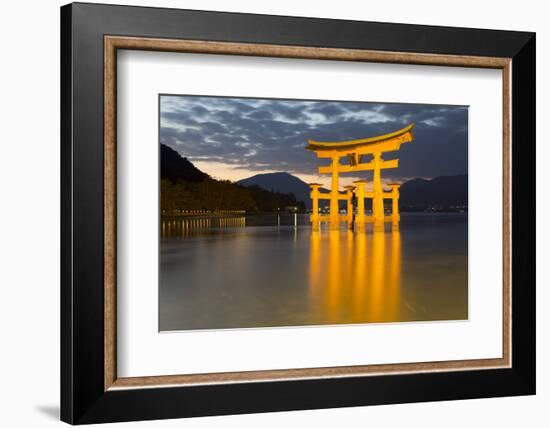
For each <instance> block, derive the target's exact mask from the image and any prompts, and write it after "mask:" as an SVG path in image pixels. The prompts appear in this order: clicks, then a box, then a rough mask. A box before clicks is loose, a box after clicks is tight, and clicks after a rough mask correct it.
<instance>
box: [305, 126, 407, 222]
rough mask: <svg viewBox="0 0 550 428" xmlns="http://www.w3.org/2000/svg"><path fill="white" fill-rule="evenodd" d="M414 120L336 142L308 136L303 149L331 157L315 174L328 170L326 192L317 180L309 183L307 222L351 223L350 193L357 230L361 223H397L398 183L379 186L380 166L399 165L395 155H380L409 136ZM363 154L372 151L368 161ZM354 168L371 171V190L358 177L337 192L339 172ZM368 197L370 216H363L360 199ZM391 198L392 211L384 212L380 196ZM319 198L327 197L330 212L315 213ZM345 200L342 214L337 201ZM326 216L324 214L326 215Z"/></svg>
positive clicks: (319, 155) (392, 150)
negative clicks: (393, 128)
mask: <svg viewBox="0 0 550 428" xmlns="http://www.w3.org/2000/svg"><path fill="white" fill-rule="evenodd" d="M413 126H414V124H411V125H409V126H407V127H405V128H403V129H400V130H399V131H395V132H392V133H389V134H384V135H379V136H377V137H371V138H363V139H360V140H350V141H338V142H321V141H312V140H309V142H308V143H309V144H308V146H307V147H306V149H308V150H311V151H313V152H315V153H316V154H317V157H318V158H328V159H331V164H330V165H328V166H321V167H319V174H331V175H332V186H331V190H330V193H321V192H319V188H320V187H321V185H320V184H318V183H312V184H310V186H311V189H312V191H311V199H312V201H313V212H312V215H311V222H312V225H313V229H314V230H316V229H318V228H319V223H320V222H323V221H325V222H326V221H328V223H329V227H330V229H332V230H335V229H339V228H340V222H341V221H346V222H348V226H351V221H352V220H351V219H352V215H350V208H351V202H350V200H351V198H352V197H353V194H355V195H356V196H357V205H358V206H357V218H356V220H355V223H356V228H357V230H359V231H361V230H364V229H365V223H368V222H372V223H374V230H375V231H377V230H384V222H385V221H391V222H392V225H393V228H394V229H396V228H398V227H399V206H398V199H399V190H398V189H399V185H398V184H396V183H392V185H391V187H392V190H391V192H384V190H383V188H382V178H381V170H383V169H388V168H397V167H398V166H399V159H393V160H388V161H385V160H384V159H382V154H383V153H385V152H394V151H397V150H399V149H400V148H401V144H403V143H407V142H410V141H412V140H413V138H414V137H413V134H412V128H413ZM365 155H372V160H371V161H370V162H366V163H364V162H362V158H363V156H365ZM342 157H346V158H347V159H348V163H347V164H341V163H340V158H342ZM358 171H373V173H374V174H373V182H372V191H371V192H367V191H366V189H365V185H366V184H367V182H366V181H365V180H359V181H356V182H354V183H355V184H356V186H355V189H353V188H349V187H346V190H347V193H346V194H340V192H339V191H338V178H339V174H340V173H346V172H358ZM365 198H369V199H372V213H373V215H372V216H371V217H367V216H365V209H364V206H365V204H364V199H365ZM385 198H386V199H392V201H393V202H392V215H391V216H388V217H385V216H384V199H385ZM319 199H328V200H330V214H329V215H328V216H326V215H319V212H318V207H319ZM339 200H347V201H348V213H347V215H346V216H340V213H339V212H338V201H339ZM327 217H328V218H327Z"/></svg>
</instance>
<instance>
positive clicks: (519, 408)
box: [0, 0, 550, 428]
mask: <svg viewBox="0 0 550 428" xmlns="http://www.w3.org/2000/svg"><path fill="white" fill-rule="evenodd" d="M120 2H123V3H126V4H135V5H147V6H166V7H181V8H190V9H209V10H220V11H234V12H252V13H267V14H280V15H296V16H312V17H321V18H342V19H358V20H369V21H389V22H404V23H412V24H432V25H451V26H463V27H484V28H495V29H506V30H528V31H536V32H537V45H538V46H537V55H538V64H537V75H538V82H537V84H538V95H537V104H538V105H537V121H538V123H539V126H538V132H537V137H538V147H537V158H538V160H537V169H538V171H537V176H538V183H539V186H538V188H537V197H538V204H537V205H538V206H537V219H538V221H537V223H538V224H537V230H538V239H537V249H538V255H537V264H538V272H537V280H538V290H537V296H538V303H537V321H538V328H537V340H538V352H537V359H538V394H537V396H535V397H513V398H498V399H485V400H467V401H461V402H442V403H419V404H405V405H396V406H378V407H363V408H351V409H328V410H316V411H300V412H284V413H271V414H263V415H243V416H225V417H214V418H212V417H211V418H197V419H188V420H171V421H155V422H144V423H139V424H140V425H141V426H158V427H171V426H178V427H187V428H189V427H211V426H216V427H239V428H245V427H258V426H262V427H280V426H327V427H328V426H346V427H354V426H358V427H359V426H361V427H363V426H367V425H370V426H385V427H393V426H407V427H417V426H418V427H422V428H428V427H438V428H439V427H441V426H444V427H446V428H450V427H465V426H466V427H468V426H476V427H477V426H497V425H498V426H499V427H501V428H505V427H516V426H529V427H543V426H548V423H549V420H550V417H549V416H548V413H547V412H546V408H545V407H546V406H548V405H549V404H550V368H549V365H548V361H549V356H550V334H549V330H550V327H549V325H550V316H549V315H548V311H545V308H546V306H547V305H548V303H550V301H549V300H550V293H549V291H548V288H547V287H548V285H549V282H550V267H549V266H550V264H549V263H548V259H549V257H550V251H549V250H548V249H547V248H546V246H545V245H544V244H545V241H546V240H549V239H550V233H549V232H550V226H549V224H548V222H547V219H548V214H547V213H548V212H549V211H550V204H549V203H548V200H545V199H544V196H546V195H547V192H545V188H546V189H547V188H548V186H550V168H548V166H545V165H544V164H543V161H544V160H545V159H549V158H550V148H549V147H550V145H549V143H548V141H545V140H544V139H543V135H542V132H541V129H542V127H543V126H544V124H545V122H546V120H545V119H547V118H548V117H549V116H550V109H549V108H548V106H547V105H546V104H544V105H543V100H544V99H545V96H546V97H547V96H548V95H550V94H549V80H548V78H547V77H548V76H550V69H549V63H548V56H549V52H550V29H549V28H548V25H547V22H546V18H547V17H548V14H547V13H545V2H542V1H535V0H523V1H521V2H518V1H514V2H511V1H505V0H500V1H491V2H480V1H473V0H463V1H461V2H454V3H446V4H444V2H443V3H442V2H441V1H438V0H429V1H422V0H417V1H415V2H411V0H393V1H391V2H359V1H356V0H339V1H338V2H328V1H327V2H318V1H315V2H313V1H310V2H308V1H302V2H298V1H296V0H272V1H269V2H259V1H252V0H250V1H246V0H232V1H231V2H228V1H224V0H188V1H183V0H180V1H177V0H172V1H170V0H156V1H155V0H148V1H122V0H120ZM103 3H116V2H112V1H108V0H107V1H103ZM61 4H63V2H60V1H58V0H42V1H29V0H27V1H24V2H15V1H12V2H4V3H3V4H2V6H1V9H0V31H1V34H2V38H1V39H0V40H2V49H1V56H0V58H1V67H0V109H1V110H0V118H1V122H0V124H1V127H0V142H1V147H2V151H1V152H0V189H1V190H0V197H1V199H0V200H1V205H0V220H1V221H0V256H1V258H0V260H1V263H0V278H1V279H0V284H1V287H2V291H3V293H2V296H1V298H0V332H1V336H0V349H1V352H0V379H1V382H0V403H1V404H0V409H1V412H0V421H1V422H0V424H1V425H2V426H6V427H19V426H21V427H33V428H34V427H43V426H54V425H55V424H59V421H58V418H59V416H58V413H59V362H58V361H59V332H58V331H59V9H58V8H59V6H60V5H61ZM443 4H444V6H443ZM125 426H129V427H130V426H138V423H132V424H126V425H125Z"/></svg>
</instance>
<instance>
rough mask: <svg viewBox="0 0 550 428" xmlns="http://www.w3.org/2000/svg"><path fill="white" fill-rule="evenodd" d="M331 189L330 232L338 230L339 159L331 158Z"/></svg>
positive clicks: (336, 157)
mask: <svg viewBox="0 0 550 428" xmlns="http://www.w3.org/2000/svg"><path fill="white" fill-rule="evenodd" d="M331 166H332V168H331V169H332V188H331V189H330V216H329V219H330V225H329V228H330V230H338V229H340V213H339V212H338V211H339V210H338V196H339V193H338V174H339V172H340V171H339V169H340V158H339V157H338V156H334V157H333V158H332V165H331Z"/></svg>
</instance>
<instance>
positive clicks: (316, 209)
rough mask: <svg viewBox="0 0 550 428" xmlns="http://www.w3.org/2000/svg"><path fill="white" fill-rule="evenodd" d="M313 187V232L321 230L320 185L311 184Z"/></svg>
mask: <svg viewBox="0 0 550 428" xmlns="http://www.w3.org/2000/svg"><path fill="white" fill-rule="evenodd" d="M309 187H311V194H310V196H311V217H310V218H311V227H312V228H313V230H319V188H320V187H321V185H320V184H319V183H310V184H309Z"/></svg>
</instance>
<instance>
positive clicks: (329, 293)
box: [309, 230, 401, 324]
mask: <svg viewBox="0 0 550 428" xmlns="http://www.w3.org/2000/svg"><path fill="white" fill-rule="evenodd" d="M310 242H311V245H310V268H309V273H310V277H309V279H310V291H311V293H310V298H311V306H312V307H316V309H317V311H318V312H321V314H319V316H322V317H323V318H325V319H328V320H329V323H333V324H340V323H365V322H395V321H401V320H400V306H401V301H400V299H401V235H400V232H399V231H393V232H390V233H380V232H375V233H372V234H368V233H355V234H354V233H353V232H344V231H337V230H333V231H330V230H329V231H326V230H321V231H317V232H312V235H311V241H310Z"/></svg>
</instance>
